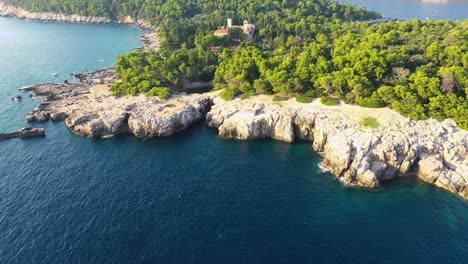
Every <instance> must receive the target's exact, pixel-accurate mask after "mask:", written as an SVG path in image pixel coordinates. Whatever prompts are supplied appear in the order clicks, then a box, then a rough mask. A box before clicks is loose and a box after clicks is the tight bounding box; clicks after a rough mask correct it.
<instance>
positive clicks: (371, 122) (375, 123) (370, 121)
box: [361, 117, 380, 128]
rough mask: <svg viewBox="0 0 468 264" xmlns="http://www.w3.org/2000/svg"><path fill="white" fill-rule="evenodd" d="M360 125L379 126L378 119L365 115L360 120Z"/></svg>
mask: <svg viewBox="0 0 468 264" xmlns="http://www.w3.org/2000/svg"><path fill="white" fill-rule="evenodd" d="M361 126H362V127H366V128H367V127H369V128H378V127H379V126H380V124H379V121H377V119H376V118H374V117H365V118H363V119H362V120H361Z"/></svg>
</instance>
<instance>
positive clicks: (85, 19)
mask: <svg viewBox="0 0 468 264" xmlns="http://www.w3.org/2000/svg"><path fill="white" fill-rule="evenodd" d="M0 16H14V17H17V18H21V19H30V20H42V21H59V22H69V23H100V24H102V23H111V22H113V21H112V20H111V19H108V18H105V17H93V16H79V15H65V14H57V13H48V12H41V13H34V12H28V11H26V10H24V9H22V8H19V7H15V6H11V5H7V4H5V3H1V2H0Z"/></svg>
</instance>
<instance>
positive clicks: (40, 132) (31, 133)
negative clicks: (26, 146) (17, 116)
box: [0, 127, 45, 140]
mask: <svg viewBox="0 0 468 264" xmlns="http://www.w3.org/2000/svg"><path fill="white" fill-rule="evenodd" d="M44 136H45V129H44V128H32V127H26V128H23V129H21V130H19V131H16V132H13V133H6V134H2V133H0V140H3V139H11V138H35V137H44Z"/></svg>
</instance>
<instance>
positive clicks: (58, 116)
mask: <svg viewBox="0 0 468 264" xmlns="http://www.w3.org/2000/svg"><path fill="white" fill-rule="evenodd" d="M67 116H68V115H67V113H65V112H58V113H51V114H50V119H51V120H52V121H64V120H65V119H66V118H67Z"/></svg>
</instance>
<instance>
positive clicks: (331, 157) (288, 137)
mask: <svg viewBox="0 0 468 264" xmlns="http://www.w3.org/2000/svg"><path fill="white" fill-rule="evenodd" d="M206 121H207V124H208V125H209V126H211V127H216V128H218V131H219V135H220V136H221V137H226V138H236V139H260V138H272V139H277V140H283V141H287V142H292V141H294V140H296V139H301V140H310V141H313V148H314V149H315V150H317V151H324V153H323V154H324V162H323V163H324V165H325V166H326V167H328V168H329V169H330V170H331V171H332V172H333V173H334V174H335V175H336V176H337V177H339V178H342V179H343V182H344V183H345V184H348V185H357V186H362V187H369V188H375V187H379V186H381V182H382V181H385V180H389V179H393V178H395V177H399V176H404V175H407V174H408V173H409V171H410V170H411V169H412V168H414V165H415V164H416V163H418V164H419V168H420V169H419V176H420V177H421V179H423V180H425V181H427V182H430V183H433V184H435V185H437V186H439V187H441V188H444V189H446V190H449V191H451V192H455V193H460V194H461V195H463V196H465V197H468V133H467V132H466V131H463V130H459V129H457V128H456V126H455V124H454V123H453V122H452V121H448V120H447V121H444V122H437V121H435V120H429V121H409V120H403V121H400V122H396V123H392V124H390V125H388V126H386V127H382V128H378V129H372V130H370V129H365V130H363V129H362V128H361V127H360V126H359V125H358V124H356V123H353V122H350V121H349V120H348V119H347V118H346V117H345V116H343V115H341V114H340V113H339V112H337V111H332V110H324V109H320V110H318V109H313V108H310V107H309V108H307V107H302V106H298V105H297V104H286V105H285V106H280V105H278V104H277V103H274V102H267V101H262V102H258V101H255V100H249V99H246V100H239V99H235V100H232V101H224V100H221V99H219V98H217V99H215V103H214V106H213V108H212V110H211V111H210V112H209V113H208V114H207V119H206ZM418 161H419V162H418Z"/></svg>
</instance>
